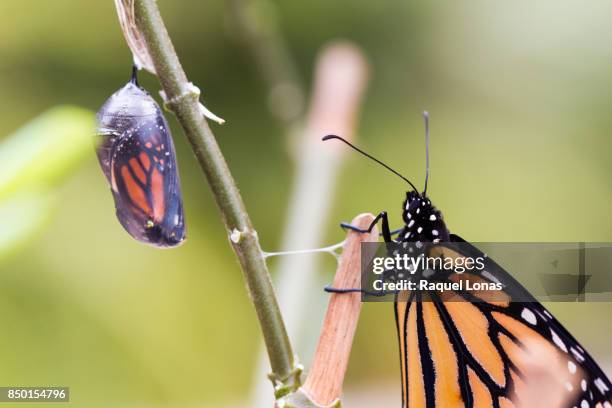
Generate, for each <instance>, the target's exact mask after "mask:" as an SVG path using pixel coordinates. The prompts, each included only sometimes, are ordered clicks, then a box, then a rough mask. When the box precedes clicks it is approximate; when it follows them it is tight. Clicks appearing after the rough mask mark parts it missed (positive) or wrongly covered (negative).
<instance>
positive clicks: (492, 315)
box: [395, 235, 612, 408]
mask: <svg viewBox="0 0 612 408" xmlns="http://www.w3.org/2000/svg"><path fill="white" fill-rule="evenodd" d="M451 240H452V241H454V242H455V243H460V244H459V245H453V243H444V244H440V245H436V246H433V247H431V250H430V253H429V255H428V256H434V257H435V256H443V257H452V258H456V257H471V258H473V259H475V258H477V257H481V256H484V255H483V254H482V253H481V252H480V251H479V250H478V249H477V248H475V247H473V246H472V245H470V244H468V243H466V242H465V241H463V240H462V239H461V238H459V237H457V236H454V235H453V236H451ZM485 259H486V262H485V268H484V269H483V270H482V271H477V272H469V273H468V272H466V273H462V274H450V275H449V277H450V278H451V279H453V280H455V281H457V280H458V279H464V280H470V281H471V282H488V283H502V284H503V286H504V289H503V292H501V293H498V294H496V295H495V297H494V298H488V297H487V294H485V293H483V292H479V291H468V290H464V291H451V292H444V293H442V292H436V291H426V292H422V291H421V292H420V291H412V292H408V291H406V292H400V293H399V294H398V295H397V299H396V303H395V313H396V321H397V329H398V337H399V340H400V357H401V372H402V394H403V405H404V406H405V407H477V408H480V407H482V408H489V407H501V408H505V407H535V406H542V407H581V408H585V407H598V408H612V392H611V390H612V384H611V383H610V380H609V379H608V378H607V376H606V375H605V374H604V373H603V371H602V370H601V368H600V367H599V366H598V365H597V363H595V361H594V360H593V358H592V357H591V356H590V355H589V354H588V353H587V352H586V351H585V350H584V349H583V348H582V347H581V346H580V344H579V343H578V342H577V341H576V339H574V337H573V336H572V335H571V334H570V333H569V332H568V331H567V330H566V329H565V328H564V327H563V326H562V325H561V324H560V323H559V322H558V321H557V320H556V319H555V318H554V317H553V316H552V315H551V314H550V313H549V312H548V311H547V310H546V309H545V308H544V307H543V306H542V305H541V304H540V303H539V302H537V301H536V300H535V299H534V298H533V297H532V296H531V295H530V294H529V293H528V292H527V291H526V290H525V289H524V288H523V287H522V286H521V285H520V284H519V283H518V282H517V281H516V280H515V279H514V278H512V277H511V276H510V275H509V274H508V273H507V272H505V271H504V270H503V268H501V267H500V266H499V265H497V264H496V263H495V262H494V261H492V260H491V259H489V258H485ZM517 299H519V300H520V301H516V300H517ZM542 364H544V365H545V367H543V366H542ZM551 374H552V375H551Z"/></svg>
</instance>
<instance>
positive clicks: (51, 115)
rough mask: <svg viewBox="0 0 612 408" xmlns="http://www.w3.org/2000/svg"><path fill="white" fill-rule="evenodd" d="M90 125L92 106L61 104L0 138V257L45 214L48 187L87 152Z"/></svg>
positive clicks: (50, 199) (51, 204) (50, 198)
mask: <svg viewBox="0 0 612 408" xmlns="http://www.w3.org/2000/svg"><path fill="white" fill-rule="evenodd" d="M93 128H94V114H93V113H92V112H91V111H88V110H86V109H81V108H77V107H71V106H62V107H57V108H53V109H51V110H49V111H47V112H46V113H43V114H42V115H40V116H39V117H37V118H36V119H34V120H33V121H31V122H30V123H28V124H27V125H25V126H24V127H22V128H21V129H19V130H17V131H16V132H15V133H13V134H12V135H11V136H9V137H7V138H6V139H4V140H3V141H2V143H0V225H2V228H1V229H0V261H1V260H2V259H3V258H4V257H6V255H7V254H9V253H10V252H12V251H13V250H14V249H15V248H16V247H18V246H20V245H22V244H24V243H25V242H26V241H27V239H28V238H30V237H31V236H32V235H34V234H35V233H36V232H37V231H39V230H41V229H42V227H43V226H44V224H45V221H47V220H48V219H49V217H50V215H51V214H50V213H51V211H52V210H53V209H54V208H55V200H54V198H55V196H54V193H53V187H54V186H55V185H56V184H57V183H58V182H59V181H61V180H63V179H64V178H65V177H66V176H67V175H68V174H70V172H71V171H72V170H73V169H74V168H75V167H76V166H77V165H78V164H79V163H80V161H81V160H82V159H83V158H84V157H85V155H86V154H89V153H91V151H92V139H91V134H92V132H93Z"/></svg>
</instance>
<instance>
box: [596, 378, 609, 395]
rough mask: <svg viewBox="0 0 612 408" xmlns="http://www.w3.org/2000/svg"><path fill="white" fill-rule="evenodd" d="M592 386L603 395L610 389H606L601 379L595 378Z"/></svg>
mask: <svg viewBox="0 0 612 408" xmlns="http://www.w3.org/2000/svg"><path fill="white" fill-rule="evenodd" d="M593 384H595V386H596V387H597V389H598V390H599V392H601V393H602V394H604V395H605V393H606V392H607V391H610V389H609V388H608V386H607V385H606V383H605V382H604V381H603V380H602V379H601V378H597V379H596V380H595V381H594V382H593Z"/></svg>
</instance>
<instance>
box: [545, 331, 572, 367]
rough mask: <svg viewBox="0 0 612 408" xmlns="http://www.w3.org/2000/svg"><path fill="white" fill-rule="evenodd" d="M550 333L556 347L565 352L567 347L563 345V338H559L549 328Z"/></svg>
mask: <svg viewBox="0 0 612 408" xmlns="http://www.w3.org/2000/svg"><path fill="white" fill-rule="evenodd" d="M550 334H551V336H552V340H553V342H554V343H555V344H556V345H557V347H559V348H560V349H561V350H563V351H564V352H566V353H567V347H566V346H565V343H564V342H563V340H561V337H559V335H558V334H557V333H556V332H555V331H554V330H553V329H550ZM572 364H573V363H572Z"/></svg>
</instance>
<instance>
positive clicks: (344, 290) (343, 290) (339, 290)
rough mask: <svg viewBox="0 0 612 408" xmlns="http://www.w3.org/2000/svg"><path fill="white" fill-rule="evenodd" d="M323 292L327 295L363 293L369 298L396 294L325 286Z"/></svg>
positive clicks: (384, 291)
mask: <svg viewBox="0 0 612 408" xmlns="http://www.w3.org/2000/svg"><path fill="white" fill-rule="evenodd" d="M323 290H325V292H327V293H363V294H364V295H368V296H387V295H389V294H392V293H394V292H389V291H386V290H380V291H371V290H364V289H359V288H334V287H333V286H330V285H327V286H325V288H324V289H323Z"/></svg>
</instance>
